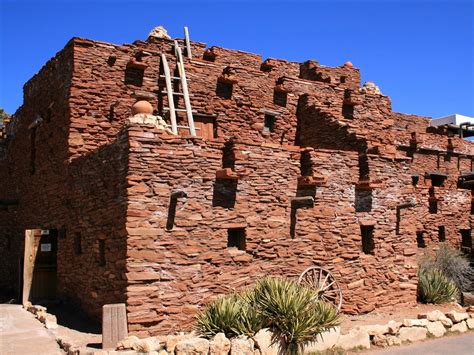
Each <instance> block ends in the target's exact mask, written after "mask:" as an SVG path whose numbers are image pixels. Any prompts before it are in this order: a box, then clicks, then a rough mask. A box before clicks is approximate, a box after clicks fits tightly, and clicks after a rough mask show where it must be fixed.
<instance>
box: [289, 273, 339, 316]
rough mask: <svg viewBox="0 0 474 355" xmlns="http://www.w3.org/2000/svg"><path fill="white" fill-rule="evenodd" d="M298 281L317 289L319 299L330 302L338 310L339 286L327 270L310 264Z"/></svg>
mask: <svg viewBox="0 0 474 355" xmlns="http://www.w3.org/2000/svg"><path fill="white" fill-rule="evenodd" d="M298 282H299V283H300V284H303V285H305V286H307V287H309V288H312V289H313V290H315V291H317V294H318V296H317V297H318V298H319V299H321V300H323V301H325V302H328V303H331V304H332V305H334V306H335V307H336V308H337V309H338V310H339V309H340V308H341V305H342V291H341V288H340V287H339V284H338V283H337V281H336V279H335V278H334V276H333V275H332V274H331V273H330V272H329V271H328V270H326V269H324V268H322V267H319V266H312V267H310V268H308V269H306V270H305V271H303V273H302V274H301V275H300V277H299V281H298Z"/></svg>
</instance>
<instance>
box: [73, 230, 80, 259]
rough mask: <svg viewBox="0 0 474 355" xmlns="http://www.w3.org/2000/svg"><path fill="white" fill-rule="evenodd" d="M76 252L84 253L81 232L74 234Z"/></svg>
mask: <svg viewBox="0 0 474 355" xmlns="http://www.w3.org/2000/svg"><path fill="white" fill-rule="evenodd" d="M74 252H75V254H76V255H81V254H82V235H81V233H76V234H74Z"/></svg>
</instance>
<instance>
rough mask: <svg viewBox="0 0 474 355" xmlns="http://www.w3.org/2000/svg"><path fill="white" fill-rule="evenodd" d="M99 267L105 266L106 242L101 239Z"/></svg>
mask: <svg viewBox="0 0 474 355" xmlns="http://www.w3.org/2000/svg"><path fill="white" fill-rule="evenodd" d="M99 266H105V240H103V239H99Z"/></svg>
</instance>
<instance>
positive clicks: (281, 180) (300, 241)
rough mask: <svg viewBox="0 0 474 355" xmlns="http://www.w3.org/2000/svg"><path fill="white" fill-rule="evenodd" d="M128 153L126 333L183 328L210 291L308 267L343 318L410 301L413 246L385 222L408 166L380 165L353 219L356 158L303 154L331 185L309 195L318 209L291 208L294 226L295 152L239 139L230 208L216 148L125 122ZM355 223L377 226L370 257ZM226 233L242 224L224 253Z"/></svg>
mask: <svg viewBox="0 0 474 355" xmlns="http://www.w3.org/2000/svg"><path fill="white" fill-rule="evenodd" d="M130 146H131V151H130V170H129V174H130V175H129V177H128V178H129V184H130V186H131V188H129V189H128V192H129V201H130V204H129V209H128V214H127V215H128V217H127V230H128V233H129V234H130V237H129V249H128V257H129V259H128V262H127V271H128V273H127V279H128V280H129V283H130V284H129V286H128V288H127V304H128V311H129V322H130V330H131V331H132V332H149V333H158V332H163V331H164V332H171V331H173V330H178V329H179V328H182V327H185V326H187V327H189V326H190V325H191V324H192V320H193V318H192V315H193V314H194V313H195V312H196V311H197V310H198V309H200V307H201V306H202V305H203V304H205V303H206V302H207V301H208V300H209V299H210V298H212V297H214V296H215V295H216V294H225V293H229V292H231V291H232V290H234V289H239V288H241V287H243V286H245V285H250V284H252V283H254V282H255V281H256V280H258V279H259V278H261V277H263V276H268V275H280V276H288V277H292V278H297V277H298V276H299V274H301V272H303V271H304V270H305V269H306V268H307V267H309V266H312V265H321V266H324V267H326V268H328V269H329V270H331V272H333V273H334V275H335V276H336V278H337V279H338V281H339V282H340V284H341V286H342V288H343V292H344V299H345V303H344V306H343V310H344V311H346V312H351V313H358V312H367V311H370V310H373V309H374V308H375V307H383V306H393V305H400V306H403V305H406V304H410V303H413V302H415V301H416V297H415V291H414V290H415V289H416V277H415V275H416V261H415V258H414V255H415V254H416V243H415V239H413V238H412V236H411V235H410V234H408V233H407V230H408V229H409V227H408V225H410V223H409V222H408V221H402V227H401V231H400V235H395V225H394V223H392V220H393V219H394V216H395V214H396V201H397V199H402V198H404V197H405V196H404V195H403V187H404V186H405V185H406V184H407V182H409V181H411V180H410V176H409V175H408V173H405V174H399V173H398V174H396V173H395V172H398V171H399V170H403V169H405V170H406V165H407V163H406V162H405V161H401V162H397V163H390V166H391V169H387V168H386V166H385V165H387V162H386V161H383V160H381V161H378V160H376V162H375V163H374V169H375V168H376V167H377V165H378V167H383V168H384V169H383V170H382V171H381V172H380V176H378V178H379V179H380V180H382V181H383V182H384V183H385V184H386V185H387V186H386V188H385V189H381V190H380V191H378V190H377V191H374V196H373V202H372V208H371V211H368V212H361V213H354V212H355V209H354V203H355V201H354V200H355V199H356V194H355V192H354V186H355V184H356V183H357V181H358V179H357V176H358V170H359V167H358V154H357V153H355V152H344V151H311V161H312V166H313V169H314V173H318V174H322V175H325V176H327V177H328V183H327V186H322V187H318V188H317V190H316V193H315V201H316V202H315V206H314V208H305V209H298V210H297V212H296V218H295V219H293V217H292V213H291V212H292V211H291V198H292V197H296V196H298V195H299V192H300V193H301V192H303V191H302V190H300V189H299V188H298V185H297V180H298V176H300V175H301V166H300V157H301V156H300V153H299V151H298V149H295V147H293V148H290V147H287V148H284V147H282V146H277V145H271V144H262V145H258V144H250V143H249V142H245V143H240V142H238V141H236V142H235V143H234V146H233V149H234V150H233V151H234V156H235V167H234V169H235V171H238V172H241V173H242V174H243V176H242V177H241V178H239V179H238V181H237V186H236V190H235V196H236V197H235V204H234V205H232V206H229V205H225V206H220V205H216V203H218V200H216V189H219V188H222V186H220V185H219V183H220V182H219V179H216V171H217V170H219V169H221V168H222V160H223V151H222V150H223V147H224V144H223V142H217V141H215V142H205V141H202V140H200V139H193V140H189V139H186V138H170V137H167V136H163V135H162V134H160V133H158V132H157V131H153V130H147V129H143V128H140V127H132V128H131V129H130ZM374 159H378V158H376V157H375V158H374ZM174 191H184V192H186V194H187V197H186V198H185V199H178V202H177V208H176V215H175V222H174V227H173V229H172V230H170V231H167V230H166V228H165V227H166V223H167V219H168V215H169V205H170V196H171V193H172V192H174ZM303 194H304V192H303ZM387 204H388V206H387ZM370 212H371V213H370ZM410 222H413V218H412V219H410ZM293 223H294V226H293V227H292V224H293ZM361 224H362V225H367V224H369V225H374V227H375V233H374V239H375V245H376V249H375V251H374V255H366V254H364V253H363V252H362V245H361V236H360V225H361ZM233 228H245V234H246V246H245V250H237V248H233V247H231V248H229V247H228V246H227V237H228V236H227V233H228V229H233ZM292 228H294V235H293V236H292V235H291V229H292ZM145 329H146V330H145Z"/></svg>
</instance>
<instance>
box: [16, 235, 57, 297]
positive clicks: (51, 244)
mask: <svg viewBox="0 0 474 355" xmlns="http://www.w3.org/2000/svg"><path fill="white" fill-rule="evenodd" d="M57 250H58V231H57V230H56V229H46V230H38V229H36V230H27V231H26V233H25V257H24V266H23V296H22V300H23V304H25V303H26V302H27V301H30V302H32V303H48V302H50V301H54V300H55V299H56V288H57Z"/></svg>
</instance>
